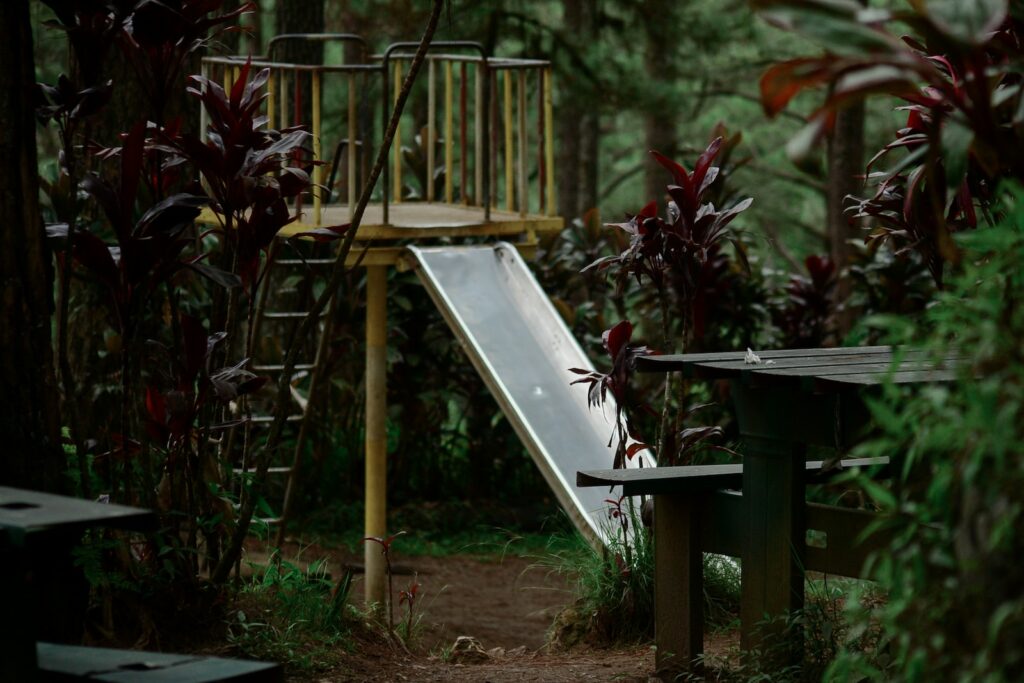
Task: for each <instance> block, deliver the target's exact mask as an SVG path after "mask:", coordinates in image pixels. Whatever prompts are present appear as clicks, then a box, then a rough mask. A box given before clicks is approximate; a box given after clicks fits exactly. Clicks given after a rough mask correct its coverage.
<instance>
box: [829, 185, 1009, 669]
mask: <svg viewBox="0 0 1024 683" xmlns="http://www.w3.org/2000/svg"><path fill="white" fill-rule="evenodd" d="M1021 199H1022V193H1021V190H1020V189H1018V188H1013V189H1012V190H1010V191H1009V192H1004V193H1002V199H1001V202H1002V206H1001V207H1000V210H1001V211H1002V212H1005V218H1004V219H1003V220H1002V221H1000V222H999V224H998V225H997V226H996V227H994V228H991V229H985V230H979V231H977V232H974V233H971V234H965V235H959V236H958V239H957V241H958V243H959V247H960V248H961V249H962V250H963V253H964V261H963V268H962V272H960V273H959V274H957V275H956V276H955V277H954V278H951V281H950V282H949V284H948V289H947V291H945V292H943V293H941V294H940V295H939V296H938V300H937V301H936V303H935V304H934V305H933V306H931V307H930V308H928V309H927V311H926V312H925V314H924V316H923V319H922V321H921V322H923V323H924V326H923V328H924V329H927V330H928V332H927V333H926V334H925V335H924V336H923V337H922V336H921V334H920V333H918V334H915V333H914V331H913V330H914V328H913V327H912V326H911V325H909V324H908V323H907V321H906V320H899V319H891V318H890V319H881V320H878V321H876V323H877V325H878V326H880V327H881V328H883V329H885V330H887V331H888V332H889V334H890V337H891V339H892V341H895V342H901V343H911V342H915V343H919V344H921V345H922V346H923V347H924V348H926V349H928V350H930V351H932V352H934V354H936V356H943V355H945V354H948V353H951V352H954V351H955V352H956V353H957V354H958V355H959V357H960V358H961V359H962V360H960V361H959V362H958V363H957V364H956V370H957V373H958V375H959V377H960V381H958V382H956V383H955V384H943V385H933V386H929V387H926V388H924V389H923V390H920V391H918V392H916V393H913V394H911V393H908V392H906V391H903V390H901V389H899V388H898V387H895V386H890V387H888V388H887V389H886V392H885V395H884V396H883V397H881V398H879V399H878V400H876V401H874V402H873V403H872V404H871V408H872V412H873V415H874V417H875V420H876V422H877V424H878V426H879V429H880V430H881V435H880V436H879V437H878V438H876V439H874V440H872V441H871V442H870V443H868V444H866V445H865V446H863V447H862V449H861V453H862V454H863V455H883V454H884V455H889V456H897V457H898V461H897V462H898V463H899V472H898V479H897V482H898V486H893V487H892V488H883V487H881V486H879V485H877V484H874V485H872V486H870V487H869V488H867V491H868V492H869V493H870V494H871V495H872V497H873V498H874V500H875V502H876V504H877V505H878V506H879V507H880V508H881V509H882V510H883V511H884V512H885V513H886V514H887V520H886V527H887V529H888V531H890V532H891V533H892V534H893V541H892V543H891V544H890V547H889V548H887V549H886V550H884V551H882V552H880V553H878V554H877V555H876V556H875V557H874V561H873V564H872V573H873V576H874V577H875V578H876V579H877V580H878V581H879V582H880V583H881V585H882V586H883V587H884V588H885V589H886V590H887V591H888V593H889V599H888V601H887V602H886V603H884V604H882V605H878V606H876V607H874V608H870V609H864V608H854V609H856V610H857V612H856V614H854V615H853V616H854V617H855V621H854V624H855V626H854V629H853V630H852V633H853V634H854V635H856V634H857V633H858V632H859V631H861V630H863V629H864V628H866V627H867V625H868V624H870V623H871V622H872V621H878V622H879V623H881V624H882V625H883V627H884V629H885V633H886V638H885V640H884V641H883V642H882V643H881V645H880V646H879V651H878V652H877V653H875V654H874V656H869V655H867V654H865V653H863V652H857V651H853V650H846V651H844V652H843V653H842V654H841V656H840V657H839V659H838V660H837V662H836V663H835V664H834V665H833V666H832V667H831V669H830V672H829V675H830V676H833V677H837V678H843V679H857V678H862V679H876V678H878V677H881V676H883V675H884V676H885V677H889V678H899V679H900V680H907V681H933V680H955V681H970V680H986V681H1014V680H1020V678H1021V676H1022V675H1024V571H1022V569H1021V567H1020V563H1019V558H1020V557H1021V554H1022V553H1024V502H1022V498H1021V495H1020V491H1021V490H1022V486H1024V469H1022V462H1024V461H1022V458H1021V443H1024V424H1022V422H1021V420H1020V415H1021V413H1022V411H1024V364H1022V362H1021V361H1022V356H1021V354H1022V348H1024V347H1022V346H1021V343H1020V340H1021V337H1022V335H1024V306H1022V301H1024V272H1022V270H1021V268H1020V264H1021V263H1022V262H1024V204H1022V203H1021ZM919 329H920V328H919ZM864 483H865V484H867V483H868V482H864Z"/></svg>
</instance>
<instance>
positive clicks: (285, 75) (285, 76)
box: [278, 70, 288, 128]
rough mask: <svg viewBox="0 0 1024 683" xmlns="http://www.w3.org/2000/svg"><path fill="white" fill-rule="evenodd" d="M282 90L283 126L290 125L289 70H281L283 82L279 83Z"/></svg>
mask: <svg viewBox="0 0 1024 683" xmlns="http://www.w3.org/2000/svg"><path fill="white" fill-rule="evenodd" d="M278 87H279V88H280V90H281V102H280V103H279V105H280V107H281V128H287V127H288V72H287V71H283V70H282V71H281V82H280V83H279V84H278Z"/></svg>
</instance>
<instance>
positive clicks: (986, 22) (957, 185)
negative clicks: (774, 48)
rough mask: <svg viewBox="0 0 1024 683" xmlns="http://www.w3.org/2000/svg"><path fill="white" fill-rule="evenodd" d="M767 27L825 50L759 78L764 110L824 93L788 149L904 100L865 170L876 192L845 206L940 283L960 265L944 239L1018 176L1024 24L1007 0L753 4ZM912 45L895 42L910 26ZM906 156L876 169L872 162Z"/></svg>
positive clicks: (1023, 159) (803, 150)
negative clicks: (840, 120)
mask: <svg viewBox="0 0 1024 683" xmlns="http://www.w3.org/2000/svg"><path fill="white" fill-rule="evenodd" d="M751 4H752V5H753V6H754V7H755V8H756V9H758V10H759V11H760V13H761V14H762V16H764V17H765V18H766V19H767V20H768V21H770V22H772V23H775V24H776V25H779V26H781V27H783V28H785V29H788V30H793V31H797V32H800V33H802V34H804V35H805V36H807V37H808V38H810V39H811V40H813V41H815V42H817V43H819V44H820V45H821V46H822V47H823V48H824V49H825V50H826V52H825V53H824V54H823V55H821V56H819V57H803V58H798V59H791V60H788V61H785V62H782V63H779V64H776V65H775V66H773V67H771V68H770V69H769V70H768V71H767V72H766V73H765V74H764V76H763V77H762V79H761V99H762V103H763V105H764V108H765V111H766V112H767V113H768V114H769V115H774V114H776V113H778V112H780V111H781V110H782V109H784V108H785V107H786V106H787V105H788V104H789V102H790V101H791V100H792V98H793V97H794V96H796V95H797V94H798V93H800V92H801V91H803V90H805V89H808V88H812V87H818V86H821V87H824V88H825V90H826V93H827V94H826V97H825V101H824V103H823V105H822V106H821V108H820V109H818V111H817V112H815V113H814V114H813V115H812V117H811V120H810V123H809V124H808V126H807V127H806V128H805V129H804V130H803V131H801V133H799V134H798V135H797V137H795V138H794V139H793V140H792V141H791V142H790V145H789V151H790V154H791V156H793V157H794V158H795V159H797V160H800V159H802V158H805V157H807V155H808V154H809V153H810V151H811V149H812V147H813V145H814V143H815V142H817V141H818V140H820V139H821V137H822V136H823V135H824V134H825V133H827V132H828V130H829V129H830V128H831V126H832V123H833V121H834V118H835V112H836V110H837V109H839V108H842V107H844V106H846V105H847V104H849V103H850V102H851V101H855V100H861V99H864V98H866V97H868V96H870V95H889V96H892V97H895V98H897V99H898V100H899V101H901V102H902V106H900V107H898V109H900V110H902V111H906V112H907V120H906V125H905V126H904V127H903V128H901V129H900V130H899V131H898V132H897V136H896V139H895V140H893V141H892V142H890V143H889V144H887V145H886V146H885V147H884V148H883V149H882V150H881V151H880V152H879V153H878V154H876V155H875V156H874V158H872V160H871V162H870V163H869V166H868V170H869V178H870V179H871V180H872V181H873V182H875V183H876V184H877V187H876V190H875V193H874V195H873V196H871V197H868V198H867V199H856V198H849V200H848V201H849V202H850V211H851V213H852V214H853V215H854V216H855V217H857V218H866V219H870V220H871V221H872V223H873V226H872V227H873V232H872V233H871V235H870V238H869V239H878V240H893V241H895V242H896V243H897V245H898V246H899V247H900V248H901V250H907V249H913V250H915V251H917V252H919V253H920V254H921V256H922V258H923V260H924V262H925V264H926V265H927V267H928V269H929V271H930V272H931V275H932V278H933V279H934V280H935V282H936V284H937V285H938V286H940V287H941V285H942V277H943V268H944V264H946V263H956V262H957V261H958V258H959V257H958V252H957V248H956V246H955V244H954V242H953V240H952V239H951V237H950V235H951V234H952V233H955V232H958V231H961V230H968V229H972V228H974V227H975V226H976V225H977V223H978V217H979V216H978V214H979V213H980V214H981V215H982V216H984V217H986V218H988V219H989V221H990V222H991V219H992V213H995V212H997V211H998V202H997V199H998V197H997V195H996V192H995V191H996V188H997V186H998V185H999V184H1000V182H1001V181H1002V180H1004V179H1008V178H1012V179H1017V180H1021V179H1024V129H1022V126H1021V125H1020V122H1021V115H1020V112H1021V111H1022V104H1024V92H1022V89H1021V73H1022V72H1021V66H1020V65H1021V59H1022V57H1024V24H1022V21H1021V17H1020V15H1019V12H1018V11H1016V10H1015V11H1010V8H1009V3H1007V2H1006V1H1005V0H996V1H994V2H947V3H939V2H932V3H921V2H912V3H910V4H911V7H910V8H908V9H907V10H900V11H889V10H884V9H881V8H875V7H872V8H866V7H864V6H863V5H861V4H860V3H858V2H852V1H849V2H835V1H834V0H752V3H751ZM908 29H909V31H910V32H912V33H913V34H915V35H914V37H911V36H905V35H901V33H898V32H903V31H906V30H908ZM898 150H903V151H905V152H906V154H905V155H904V156H903V158H902V159H900V160H898V161H896V162H895V163H893V164H892V165H891V166H890V168H888V169H887V170H885V171H877V172H876V171H871V168H872V167H874V166H875V165H876V164H877V163H878V162H879V161H881V160H882V159H883V158H886V157H888V156H889V155H890V154H892V153H894V152H896V151H898Z"/></svg>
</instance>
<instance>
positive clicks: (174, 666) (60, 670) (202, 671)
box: [36, 643, 283, 683]
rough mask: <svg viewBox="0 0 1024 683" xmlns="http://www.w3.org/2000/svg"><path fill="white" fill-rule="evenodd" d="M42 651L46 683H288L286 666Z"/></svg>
mask: <svg viewBox="0 0 1024 683" xmlns="http://www.w3.org/2000/svg"><path fill="white" fill-rule="evenodd" d="M36 651H37V655H38V660H39V670H40V680H42V681H104V682H105V683H129V682H133V683H145V681H153V683H158V682H163V681H176V682H177V683H214V682H215V681H233V682H234V681H237V682H238V683H242V682H245V683H279V682H280V681H282V680H283V674H282V670H281V666H280V665H279V664H271V663H267V662H254V661H245V660H241V659H225V658H221V657H204V656H200V655H175V654H164V653H162V652H141V651H138V650H112V649H107V648H94V647H79V646H75V645H55V644H53V643H38V644H37V647H36Z"/></svg>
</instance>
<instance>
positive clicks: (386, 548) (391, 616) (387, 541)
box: [363, 531, 405, 635]
mask: <svg viewBox="0 0 1024 683" xmlns="http://www.w3.org/2000/svg"><path fill="white" fill-rule="evenodd" d="M403 534H405V532H404V531H399V532H398V533H396V534H391V535H390V536H388V537H387V538H381V537H380V536H367V537H365V538H364V539H363V543H366V542H367V541H371V542H373V543H377V544H378V545H380V554H381V555H383V556H384V571H385V572H386V573H387V576H388V595H387V603H388V604H387V610H388V633H390V634H392V635H394V633H395V608H394V604H393V603H392V600H391V596H392V595H393V593H392V591H393V590H394V586H393V585H392V575H391V544H392V543H394V541H395V539H396V538H398V537H399V536H402V535H403Z"/></svg>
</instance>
